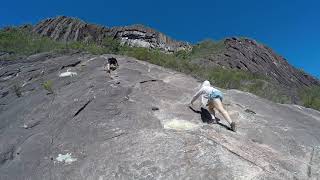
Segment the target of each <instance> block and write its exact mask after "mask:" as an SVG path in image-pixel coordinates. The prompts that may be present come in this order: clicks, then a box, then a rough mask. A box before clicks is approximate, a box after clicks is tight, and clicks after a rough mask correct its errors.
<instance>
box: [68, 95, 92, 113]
mask: <svg viewBox="0 0 320 180" xmlns="http://www.w3.org/2000/svg"><path fill="white" fill-rule="evenodd" d="M91 101H92V99H90V100H89V101H87V102H86V103H85V104H84V105H83V106H82V107H81V108H80V109H78V111H77V112H76V113H75V114H74V115H73V117H76V116H77V115H78V114H79V113H80V112H81V111H82V110H84V108H86V107H87V106H88V104H89V103H90V102H91Z"/></svg>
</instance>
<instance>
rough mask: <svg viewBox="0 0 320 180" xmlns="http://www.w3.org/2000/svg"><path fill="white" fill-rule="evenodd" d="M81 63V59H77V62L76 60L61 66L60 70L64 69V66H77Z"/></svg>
mask: <svg viewBox="0 0 320 180" xmlns="http://www.w3.org/2000/svg"><path fill="white" fill-rule="evenodd" d="M80 63H81V61H76V62H74V63H71V64H67V65H64V66H62V67H61V69H60V70H62V69H64V68H67V67H75V66H77V65H78V64H80Z"/></svg>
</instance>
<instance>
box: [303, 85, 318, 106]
mask: <svg viewBox="0 0 320 180" xmlns="http://www.w3.org/2000/svg"><path fill="white" fill-rule="evenodd" d="M300 97H301V99H302V102H303V105H304V106H305V107H309V108H313V109H317V110H320V86H313V87H310V88H307V89H304V90H301V91H300Z"/></svg>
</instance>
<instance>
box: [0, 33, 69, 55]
mask: <svg viewBox="0 0 320 180" xmlns="http://www.w3.org/2000/svg"><path fill="white" fill-rule="evenodd" d="M62 47H63V44H62V43H59V42H55V41H52V40H51V39H49V38H44V37H39V36H35V35H32V34H30V33H28V32H26V31H23V30H19V29H16V28H12V29H10V30H7V31H4V30H3V31H0V51H4V52H11V53H13V56H20V55H31V54H35V53H40V52H45V51H51V50H54V49H61V48H62ZM13 58H14V57H13Z"/></svg>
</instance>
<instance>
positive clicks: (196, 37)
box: [0, 0, 320, 78]
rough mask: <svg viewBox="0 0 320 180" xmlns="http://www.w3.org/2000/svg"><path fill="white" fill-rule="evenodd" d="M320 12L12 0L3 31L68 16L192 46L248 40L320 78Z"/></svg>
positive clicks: (267, 4) (272, 0)
mask: <svg viewBox="0 0 320 180" xmlns="http://www.w3.org/2000/svg"><path fill="white" fill-rule="evenodd" d="M319 9H320V1H319V2H317V1H316V0H309V1H308V0H305V1H303V0H300V1H295V0H268V1H258V0H242V1H240V0H220V1H218V0H216V1H215V0H211V1H209V0H208V1H203V0H197V1H188V0H184V1H173V0H171V1H170V0H161V1H156V0H149V1H147V0H134V1H133V0H121V1H117V0H113V1H107V0H105V1H103V0H90V1H88V0H77V1H70V0H55V1H49V0H47V1H44V0H41V1H40V0H20V1H17V0H10V1H3V2H1V6H0V27H3V26H7V25H20V24H24V23H32V24H35V23H36V22H38V21H39V20H41V19H43V18H47V17H54V16H57V15H67V16H74V17H78V18H81V19H83V20H85V21H88V22H91V23H97V24H101V25H105V26H109V27H110V26H120V25H129V24H137V23H139V24H145V25H148V26H150V27H152V28H155V29H157V30H159V31H161V32H163V33H165V34H167V35H169V36H171V37H172V38H174V39H178V40H185V41H189V42H192V43H195V42H198V41H201V40H204V39H208V38H211V39H214V40H220V39H223V38H225V37H230V36H245V37H250V38H253V39H256V40H257V41H259V42H262V43H264V44H266V45H268V46H269V47H271V48H272V49H274V50H275V51H276V52H277V53H278V54H280V55H282V56H284V57H285V58H286V59H288V61H289V63H290V64H292V65H294V66H296V67H298V68H302V69H304V70H305V71H306V72H309V73H311V74H313V75H315V76H317V77H318V78H320V23H319V19H320V10H319Z"/></svg>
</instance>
